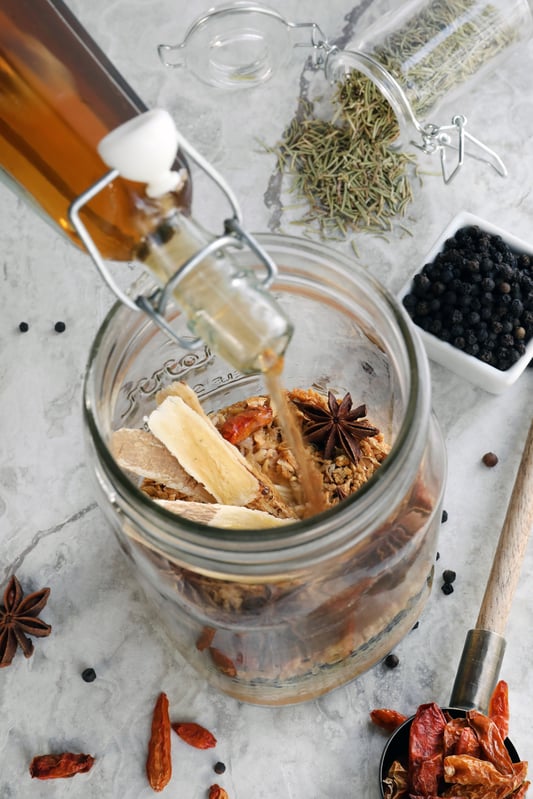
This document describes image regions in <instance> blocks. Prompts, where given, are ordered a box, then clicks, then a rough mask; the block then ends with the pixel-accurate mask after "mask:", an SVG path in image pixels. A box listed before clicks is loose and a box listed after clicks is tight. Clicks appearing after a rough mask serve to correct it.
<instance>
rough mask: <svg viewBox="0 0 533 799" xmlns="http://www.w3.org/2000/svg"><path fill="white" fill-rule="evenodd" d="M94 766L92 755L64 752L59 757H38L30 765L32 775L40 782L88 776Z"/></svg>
mask: <svg viewBox="0 0 533 799" xmlns="http://www.w3.org/2000/svg"><path fill="white" fill-rule="evenodd" d="M93 765H94V757H93V756H92V755H84V754H82V753H74V752H62V753H61V754H59V755H36V757H34V758H33V760H32V761H31V763H30V774H31V776H32V777H34V778H36V779H38V780H56V779H62V778H66V777H74V775H75V774H86V773H87V772H88V771H90V770H91V769H92V767H93Z"/></svg>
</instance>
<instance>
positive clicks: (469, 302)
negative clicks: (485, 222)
mask: <svg viewBox="0 0 533 799" xmlns="http://www.w3.org/2000/svg"><path fill="white" fill-rule="evenodd" d="M530 271H531V258H530V257H529V256H528V255H527V254H525V253H517V252H514V251H513V250H511V248H510V247H509V245H507V244H506V242H505V241H504V240H503V239H502V237H501V236H497V235H492V234H490V233H487V232H484V231H483V230H481V228H479V227H478V226H477V225H471V226H468V227H463V228H460V229H459V230H458V231H457V232H456V233H455V235H454V236H452V237H451V238H449V239H447V240H446V241H445V242H444V245H443V249H442V251H441V252H440V253H438V254H437V256H436V257H435V259H434V260H433V261H432V263H429V264H425V266H424V267H423V269H422V271H421V272H419V273H418V275H415V277H414V278H413V282H412V286H411V290H410V292H409V293H408V294H406V295H405V297H404V298H403V303H404V306H405V308H406V310H407V312H408V313H409V315H410V316H411V318H412V319H413V321H414V322H415V323H416V324H417V325H418V326H419V327H421V328H422V329H423V330H426V331H428V332H430V333H431V334H433V335H435V336H437V338H439V339H441V340H442V341H445V342H449V343H450V344H452V346H454V347H456V348H458V349H461V350H463V351H464V352H466V353H467V354H469V355H472V356H474V357H475V358H478V359H479V360H481V361H483V362H484V363H487V364H489V365H490V366H493V367H495V368H497V369H500V370H501V371H505V370H506V369H509V368H510V367H511V366H512V365H513V364H514V363H516V361H517V360H518V359H519V358H520V357H521V356H522V355H523V354H524V351H525V350H524V347H525V345H526V344H527V343H528V342H529V341H530V340H531V339H532V338H533V320H532V314H531V312H532V310H533V281H532V280H531V275H530Z"/></svg>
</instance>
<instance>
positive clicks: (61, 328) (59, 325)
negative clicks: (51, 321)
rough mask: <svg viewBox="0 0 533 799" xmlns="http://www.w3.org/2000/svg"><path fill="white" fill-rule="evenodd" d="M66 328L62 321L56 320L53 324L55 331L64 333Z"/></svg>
mask: <svg viewBox="0 0 533 799" xmlns="http://www.w3.org/2000/svg"><path fill="white" fill-rule="evenodd" d="M66 329H67V326H66V324H65V323H64V322H56V323H55V325H54V330H55V331H56V333H64V332H65V330H66Z"/></svg>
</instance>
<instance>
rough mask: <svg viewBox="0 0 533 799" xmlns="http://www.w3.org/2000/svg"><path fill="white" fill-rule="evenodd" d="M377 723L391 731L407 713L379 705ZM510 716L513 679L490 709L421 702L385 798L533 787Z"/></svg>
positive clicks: (486, 794) (486, 798) (488, 796)
mask: <svg viewBox="0 0 533 799" xmlns="http://www.w3.org/2000/svg"><path fill="white" fill-rule="evenodd" d="M370 717H371V719H372V721H374V723H376V724H377V725H378V726H380V727H381V728H382V729H386V730H387V731H388V732H390V731H392V729H393V728H394V725H395V722H397V723H398V724H401V723H402V722H403V721H404V720H405V717H403V716H402V714H400V713H397V712H396V711H393V710H388V709H386V708H380V709H377V710H373V711H372V713H371V714H370ZM508 721H509V704H508V689H507V684H506V683H505V682H504V681H503V680H501V681H500V682H499V683H498V685H497V686H496V689H495V691H494V693H493V696H492V698H491V702H490V706H489V715H488V716H486V715H484V714H483V713H480V712H479V711H478V710H468V711H466V714H465V716H464V717H462V716H461V717H456V718H452V717H451V716H450V714H449V713H447V712H443V711H442V710H441V708H440V707H439V706H438V705H436V704H435V703H434V702H430V703H427V704H423V705H420V706H419V708H418V709H417V711H416V713H415V715H414V717H413V720H412V722H411V727H410V731H409V747H408V752H406V756H405V758H404V759H402V760H395V761H394V762H393V763H392V764H391V766H390V768H389V770H388V772H387V775H386V777H385V779H384V780H383V793H384V796H385V799H401V797H409V799H415V797H416V799H419V797H425V799H436V797H444V798H445V799H458V798H459V797H461V798H462V799H505V797H510V796H513V797H514V799H521V797H523V796H525V794H526V792H527V789H528V787H529V781H528V780H527V779H526V778H527V767H528V764H527V762H525V761H520V762H513V760H512V758H511V755H510V754H509V751H508V749H507V747H506V745H505V737H506V735H507V729H508Z"/></svg>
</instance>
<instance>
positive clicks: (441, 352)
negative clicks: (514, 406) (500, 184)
mask: <svg viewBox="0 0 533 799" xmlns="http://www.w3.org/2000/svg"><path fill="white" fill-rule="evenodd" d="M470 225H478V227H480V228H481V229H482V230H484V231H486V232H487V233H491V234H494V235H499V236H501V237H502V239H503V240H504V241H505V242H506V244H508V245H509V247H510V248H511V249H512V250H514V251H516V252H523V253H527V254H528V255H530V256H532V257H533V245H532V244H529V243H527V242H525V241H522V240H521V239H518V238H516V236H513V235H511V234H510V233H508V232H507V231H505V230H502V229H501V228H499V227H497V226H496V225H493V224H491V223H490V222H487V221H485V220H484V219H481V218H480V217H478V216H475V215H474V214H470V213H468V212H467V211H462V212H461V213H459V214H457V216H456V217H454V218H453V219H452V221H451V222H450V224H449V225H448V226H447V227H446V228H445V229H444V231H443V232H442V234H441V235H440V236H439V238H438V240H437V241H436V242H435V244H434V246H433V247H432V249H431V250H430V251H429V253H428V254H427V255H426V257H425V258H424V261H423V262H422V264H421V265H420V267H419V268H418V269H417V270H416V272H414V273H413V275H412V276H411V278H410V279H409V281H408V282H407V284H406V285H405V286H404V287H403V289H402V290H401V292H400V293H399V297H400V300H403V297H404V296H405V295H406V294H408V293H409V291H410V289H411V286H412V282H413V278H414V275H415V274H417V273H418V272H419V271H420V270H421V269H422V268H423V266H424V264H427V263H431V261H433V260H434V258H435V257H436V256H437V255H438V253H439V252H441V251H442V249H443V247H444V242H445V241H446V240H447V239H449V238H451V237H452V236H454V235H455V233H456V232H457V231H458V230H459V229H460V228H462V227H467V226H470ZM415 327H416V329H417V331H418V333H419V335H420V337H421V339H422V341H423V342H424V346H425V348H426V352H427V354H428V357H429V358H431V359H432V360H433V361H436V362H437V363H440V364H442V365H443V366H446V367H447V368H448V369H450V370H451V371H453V372H455V373H456V374H458V375H460V376H461V377H463V378H465V380H469V381H470V382H471V383H474V384H475V385H476V386H480V387H481V388H483V389H485V391H489V392H490V393H492V394H500V393H501V392H502V391H504V390H505V389H506V388H508V387H509V386H511V385H512V384H513V383H514V382H515V381H516V380H517V379H518V378H519V377H520V375H521V374H522V372H523V371H524V369H525V368H526V367H527V365H528V363H529V362H530V361H531V360H532V359H533V338H532V339H531V340H530V341H529V343H528V344H527V347H526V352H525V354H524V355H522V357H521V358H520V359H519V360H518V361H517V362H516V363H515V364H513V366H511V367H510V368H509V369H506V370H505V371H502V370H501V369H496V368H495V367H494V366H490V365H489V364H486V363H484V362H483V361H481V360H480V359H479V358H476V357H475V356H473V355H468V354H467V353H465V352H462V350H460V349H457V347H454V346H453V344H449V343H448V342H446V341H441V340H440V339H439V338H437V337H436V336H434V335H433V334H431V333H428V332H426V331H425V330H422V329H421V328H420V327H419V326H418V325H415Z"/></svg>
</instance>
